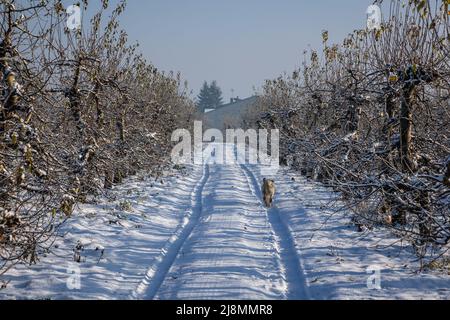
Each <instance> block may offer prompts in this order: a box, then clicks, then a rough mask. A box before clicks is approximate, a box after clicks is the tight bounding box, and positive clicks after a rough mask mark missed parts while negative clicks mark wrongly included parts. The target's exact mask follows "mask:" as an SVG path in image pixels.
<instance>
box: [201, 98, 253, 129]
mask: <svg viewBox="0 0 450 320" xmlns="http://www.w3.org/2000/svg"><path fill="white" fill-rule="evenodd" d="M257 99H258V97H257V96H253V97H250V98H246V99H239V97H236V98H231V99H230V103H228V104H224V105H221V106H220V107H218V108H217V109H212V110H209V109H208V110H205V114H204V115H203V127H204V129H209V128H214V129H219V130H224V129H228V128H240V127H242V125H243V121H244V120H245V118H246V117H247V116H248V114H249V113H251V110H252V109H253V108H256V102H257Z"/></svg>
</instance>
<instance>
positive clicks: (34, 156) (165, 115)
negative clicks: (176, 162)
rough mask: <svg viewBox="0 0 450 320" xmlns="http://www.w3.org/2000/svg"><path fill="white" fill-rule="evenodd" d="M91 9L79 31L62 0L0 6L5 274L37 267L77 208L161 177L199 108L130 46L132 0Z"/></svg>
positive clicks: (171, 77) (0, 203)
mask: <svg viewBox="0 0 450 320" xmlns="http://www.w3.org/2000/svg"><path fill="white" fill-rule="evenodd" d="M98 4H100V6H99V7H98V8H97V6H98ZM88 7H92V8H94V9H96V10H97V12H96V13H95V14H94V15H93V16H92V19H90V21H85V24H84V25H83V26H82V28H80V29H79V30H77V31H71V30H68V29H67V26H66V20H67V14H66V11H65V10H66V8H65V7H64V6H63V4H62V2H61V1H59V0H51V1H35V0H27V1H20V2H17V1H14V0H1V1H0V86H1V96H0V275H1V274H2V273H4V272H5V271H7V270H8V269H9V268H10V267H11V266H12V265H14V264H15V263H17V262H27V263H35V262H36V261H38V257H39V254H41V253H43V252H46V251H47V250H48V246H49V244H50V243H51V240H52V239H53V237H54V236H55V233H56V232H57V230H58V228H59V226H60V225H61V224H62V223H63V222H64V221H65V220H66V219H69V218H70V216H71V214H72V212H73V210H74V206H75V205H76V204H77V203H79V202H85V201H89V199H90V198H91V197H92V196H95V195H98V194H101V193H102V192H104V190H105V189H110V188H112V187H113V185H114V184H117V183H121V182H122V180H123V179H124V178H126V177H128V176H130V175H133V174H136V173H137V172H138V171H140V170H146V171H148V172H150V174H152V175H155V176H158V175H159V174H160V172H161V170H162V168H163V166H164V165H166V164H167V161H168V159H169V155H170V150H171V144H170V134H171V133H172V131H173V130H174V129H175V128H178V127H188V126H189V123H190V121H191V118H190V117H191V115H192V114H193V113H194V111H195V105H194V104H193V102H192V101H191V100H190V99H189V98H188V95H187V89H186V86H185V85H184V84H183V83H181V80H180V75H179V74H173V73H168V74H166V73H164V72H161V71H159V70H158V69H157V68H155V67H154V66H153V65H152V64H151V63H149V62H147V61H146V60H145V59H144V57H143V56H142V55H141V54H139V52H138V45H137V44H133V45H130V44H129V43H128V39H127V34H126V33H125V32H124V31H123V30H122V29H121V27H120V25H119V17H120V15H121V14H122V13H123V11H124V10H125V1H121V2H119V4H118V5H117V6H116V7H114V8H109V4H108V1H107V0H103V1H101V2H99V3H97V4H96V5H95V4H91V2H90V1H87V0H84V1H82V3H81V9H82V11H84V12H85V11H86V10H87V8H88ZM108 10H110V11H112V13H111V14H110V16H108V17H106V12H107V11H108Z"/></svg>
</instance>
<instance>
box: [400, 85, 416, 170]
mask: <svg viewBox="0 0 450 320" xmlns="http://www.w3.org/2000/svg"><path fill="white" fill-rule="evenodd" d="M414 93H415V90H414V87H411V86H408V87H407V88H404V89H403V97H402V103H401V109H400V162H401V165H402V168H403V170H405V171H414V170H415V169H416V168H415V164H414V161H413V149H412V129H413V124H412V106H413V99H414Z"/></svg>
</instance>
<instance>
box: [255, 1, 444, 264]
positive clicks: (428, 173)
mask: <svg viewBox="0 0 450 320" xmlns="http://www.w3.org/2000/svg"><path fill="white" fill-rule="evenodd" d="M379 3H380V4H382V5H384V6H385V9H386V11H387V13H388V14H387V17H386V18H385V21H384V22H383V23H382V25H381V28H379V29H375V30H368V29H363V30H355V31H353V32H352V33H350V34H349V35H348V37H346V38H345V39H344V40H343V41H342V43H340V44H331V43H329V39H328V38H329V34H328V31H323V33H322V40H323V49H322V51H321V52H320V51H317V50H310V51H305V52H304V57H303V63H302V66H301V67H300V68H299V69H298V70H295V71H294V72H293V73H292V74H291V75H282V76H280V77H279V78H277V79H274V80H270V81H267V82H266V84H265V86H264V93H263V95H262V96H261V98H260V102H259V105H260V108H261V109H262V110H265V111H264V112H263V113H262V115H261V117H260V118H259V119H258V121H257V122H258V124H259V126H260V127H261V128H278V129H280V131H281V144H282V145H281V146H280V147H281V157H282V161H283V162H284V163H285V164H289V165H291V166H292V167H294V168H296V169H298V170H299V171H301V172H302V174H304V175H305V176H308V177H311V178H314V179H317V180H319V181H322V182H323V183H325V184H326V185H328V186H330V187H332V188H334V189H335V190H336V191H338V192H339V194H340V195H341V199H342V200H343V201H344V203H345V204H346V209H347V210H348V209H350V210H351V211H352V212H353V213H354V216H353V222H354V224H355V225H356V226H357V228H358V229H359V231H361V232H364V231H367V230H371V229H373V228H375V227H386V228H389V229H390V230H391V231H392V232H393V233H395V234H396V235H397V236H398V237H399V238H401V239H402V240H403V241H404V242H405V243H409V244H410V245H411V248H413V249H414V252H415V253H416V254H417V255H418V257H420V259H421V261H422V263H423V264H422V267H425V266H426V265H427V263H430V262H432V261H434V260H435V259H439V258H440V257H441V256H442V255H443V254H445V253H446V252H447V250H448V244H449V242H450V134H449V133H450V130H449V129H450V127H449V126H450V104H449V101H450V100H449V97H450V73H449V72H450V70H449V65H450V59H449V48H450V46H449V41H450V36H449V26H450V23H449V18H450V15H449V14H448V12H449V11H448V10H449V4H448V1H445V0H444V1H443V0H434V1H427V0H409V1H400V0H392V1H390V2H388V3H382V1H381V2H379Z"/></svg>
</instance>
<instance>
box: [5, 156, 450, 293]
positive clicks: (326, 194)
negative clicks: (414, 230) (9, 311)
mask: <svg viewBox="0 0 450 320" xmlns="http://www.w3.org/2000/svg"><path fill="white" fill-rule="evenodd" d="M260 171H261V170H260V168H259V167H258V166H251V165H239V164H234V165H227V166H223V165H220V166H219V165H197V166H193V167H192V168H190V170H189V172H188V174H184V175H183V174H176V175H173V176H169V177H167V178H165V179H164V183H163V184H161V183H160V182H154V181H153V180H152V179H138V178H134V179H131V180H129V181H128V182H127V183H125V184H124V185H123V186H121V187H118V188H117V189H116V190H114V191H113V192H112V193H111V194H110V197H113V199H112V200H111V199H106V198H105V199H101V200H100V201H99V203H98V204H97V205H83V206H81V207H80V208H79V210H77V212H76V214H75V215H74V218H72V219H71V220H70V221H69V222H68V223H67V224H66V225H65V227H64V230H63V231H64V234H65V236H64V239H63V238H60V239H58V240H57V241H56V243H55V245H54V246H53V250H52V251H53V252H52V253H50V254H47V255H46V256H43V257H41V261H40V263H39V264H37V265H34V266H31V267H30V266H24V265H20V266H17V267H15V268H14V269H13V270H11V271H10V272H9V273H8V274H7V275H6V276H5V277H4V278H2V279H1V280H2V281H5V282H6V283H7V286H6V288H5V289H3V290H0V299H449V298H450V277H449V275H448V274H447V273H443V272H437V271H436V272H433V273H422V274H417V273H415V272H414V271H415V270H416V268H417V263H416V262H414V256H413V255H412V254H411V253H410V252H409V250H408V248H402V247H401V243H398V241H397V240H396V239H394V238H392V237H389V236H388V235H387V234H386V233H385V232H383V231H379V230H378V231H377V230H375V231H368V232H366V233H358V232H356V231H355V228H354V227H353V226H352V225H351V224H350V222H349V217H347V216H345V214H343V213H334V211H333V210H332V209H331V207H330V205H329V203H330V200H331V199H332V198H333V194H332V193H331V192H330V191H328V190H326V189H324V188H323V187H321V186H320V185H318V184H315V183H312V182H308V181H306V180H304V179H302V178H300V177H299V176H298V175H296V174H295V173H292V172H290V171H289V170H288V169H281V170H280V171H279V172H278V173H277V174H276V176H274V178H275V180H276V184H277V188H278V190H277V196H276V200H275V207H274V208H272V209H270V210H266V209H265V208H264V207H263V205H262V200H261V195H260V191H259V190H260V183H261V181H262V175H261V172H260ZM74 260H78V261H79V262H75V261H74ZM368 268H369V269H368ZM371 270H379V275H380V277H379V279H380V283H379V284H380V287H381V289H379V288H372V287H373V286H368V282H369V284H376V283H377V282H376V279H377V278H376V273H375V274H374V272H372V271H371ZM73 271H75V273H77V272H78V271H79V272H80V278H79V279H80V285H81V287H80V288H78V289H74V288H73V283H76V281H75V282H73V281H72V280H73V279H74V277H76V274H75V275H73V274H72V272H73ZM75 279H76V278H75ZM373 279H375V280H374V281H372V280H373ZM368 280H369V281H368ZM68 284H69V285H68ZM374 287H377V286H376V285H375V286H374Z"/></svg>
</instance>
